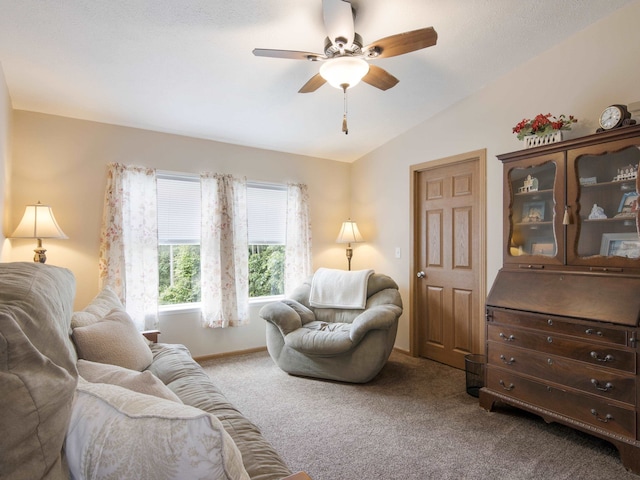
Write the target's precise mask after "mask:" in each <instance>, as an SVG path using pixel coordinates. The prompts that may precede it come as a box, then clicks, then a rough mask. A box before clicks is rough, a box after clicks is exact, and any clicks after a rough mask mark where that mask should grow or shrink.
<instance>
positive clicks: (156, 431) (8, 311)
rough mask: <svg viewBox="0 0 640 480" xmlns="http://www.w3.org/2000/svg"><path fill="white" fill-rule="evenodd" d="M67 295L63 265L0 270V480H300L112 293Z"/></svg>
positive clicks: (185, 356)
mask: <svg viewBox="0 0 640 480" xmlns="http://www.w3.org/2000/svg"><path fill="white" fill-rule="evenodd" d="M74 296H75V279H74V276H73V274H72V273H71V272H70V271H69V270H67V269H64V268H60V267H55V266H50V265H44V264H39V263H35V262H28V263H27V262H19V263H0V392H2V395H0V412H2V413H0V432H2V434H1V435H0V452H1V453H0V478H2V479H7V480H8V479H29V480H33V479H39V478H42V479H68V478H73V479H76V478H77V479H85V478H86V479H89V478H91V479H98V478H115V479H128V478H131V479H134V478H135V479H146V478H148V479H162V478H175V479H186V478H190V479H191V478H208V479H229V480H241V479H242V480H244V479H252V480H276V479H278V480H279V479H283V478H287V479H290V480H293V479H295V480H302V479H309V477H308V476H307V475H306V474H305V473H304V472H298V473H296V474H292V472H291V471H290V470H289V468H288V467H287V465H286V464H285V462H284V461H283V459H282V458H281V457H280V455H279V454H278V453H277V452H276V451H275V450H274V448H273V447H272V446H271V445H270V443H269V442H268V441H267V440H266V439H265V438H264V437H263V436H262V434H261V432H260V431H259V429H258V428H257V427H256V425H254V424H253V423H252V422H251V421H250V420H249V419H247V418H246V417H245V416H243V415H242V413H240V412H239V411H238V410H237V409H236V408H235V407H234V406H233V405H232V404H231V403H229V402H228V401H227V399H226V398H225V397H224V395H223V393H222V392H221V391H220V390H219V389H218V388H217V387H216V385H215V383H214V382H213V381H212V380H211V378H210V377H209V376H208V375H207V374H206V373H205V372H204V370H203V369H202V368H201V367H200V366H199V365H198V364H197V363H196V362H195V361H194V360H193V359H192V358H191V355H190V353H189V351H188V350H187V348H185V347H184V346H182V345H170V344H161V343H152V342H151V341H150V340H147V339H145V338H144V337H143V336H142V335H140V332H138V331H137V330H136V329H135V326H134V324H133V322H132V321H131V319H130V318H129V317H128V315H127V314H126V312H125V310H124V308H123V306H122V304H121V303H120V300H119V299H118V298H117V296H116V295H115V294H114V293H113V291H111V290H109V289H105V290H103V291H102V292H100V293H99V294H98V296H96V298H95V299H94V300H93V301H92V302H91V304H90V305H88V306H87V307H86V308H85V309H84V310H82V311H78V312H73V300H74ZM156 335H157V332H152V333H150V334H149V335H148V336H149V337H151V338H155V337H156Z"/></svg>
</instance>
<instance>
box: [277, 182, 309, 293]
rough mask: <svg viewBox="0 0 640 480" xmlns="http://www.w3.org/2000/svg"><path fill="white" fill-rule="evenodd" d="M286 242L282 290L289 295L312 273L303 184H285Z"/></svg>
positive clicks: (304, 186) (305, 197) (305, 191)
mask: <svg viewBox="0 0 640 480" xmlns="http://www.w3.org/2000/svg"><path fill="white" fill-rule="evenodd" d="M286 242H287V243H286V246H285V256H284V258H285V261H284V262H285V263H284V289H285V294H289V293H290V292H291V291H292V290H293V289H294V288H296V287H297V286H298V285H300V284H301V283H302V282H303V281H304V280H305V279H306V278H307V277H308V276H309V275H311V273H312V266H311V219H310V215H309V193H308V192H307V186H306V185H305V184H299V183H289V184H287V240H286Z"/></svg>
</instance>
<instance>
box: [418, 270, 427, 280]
mask: <svg viewBox="0 0 640 480" xmlns="http://www.w3.org/2000/svg"><path fill="white" fill-rule="evenodd" d="M424 277H426V275H425V273H424V272H423V271H422V270H420V271H419V272H418V278H424Z"/></svg>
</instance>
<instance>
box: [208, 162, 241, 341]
mask: <svg viewBox="0 0 640 480" xmlns="http://www.w3.org/2000/svg"><path fill="white" fill-rule="evenodd" d="M200 187H201V192H202V235H201V240H200V243H201V244H200V266H201V267H200V268H201V272H200V277H201V287H202V323H203V325H204V326H205V327H210V328H219V327H234V326H239V325H243V324H245V323H248V322H249V241H248V233H247V230H248V229H247V182H246V180H245V179H244V178H242V179H241V178H234V177H232V176H231V175H221V174H212V173H202V174H201V175H200Z"/></svg>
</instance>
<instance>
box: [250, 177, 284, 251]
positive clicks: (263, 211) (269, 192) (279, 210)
mask: <svg viewBox="0 0 640 480" xmlns="http://www.w3.org/2000/svg"><path fill="white" fill-rule="evenodd" d="M247 217H248V223H249V245H284V244H285V243H286V235H287V190H286V186H284V185H263V184H255V183H254V184H248V185H247Z"/></svg>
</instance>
